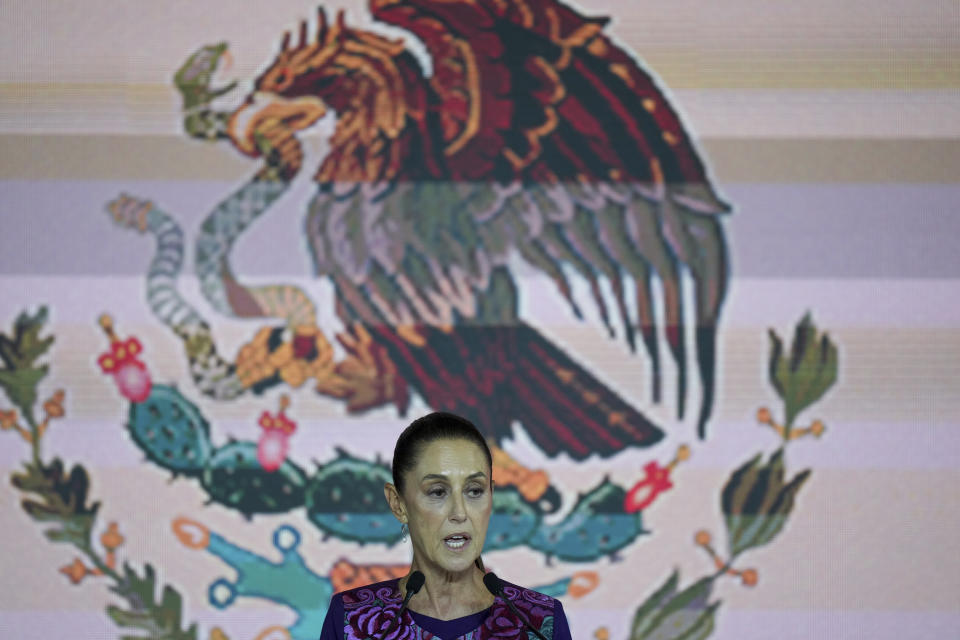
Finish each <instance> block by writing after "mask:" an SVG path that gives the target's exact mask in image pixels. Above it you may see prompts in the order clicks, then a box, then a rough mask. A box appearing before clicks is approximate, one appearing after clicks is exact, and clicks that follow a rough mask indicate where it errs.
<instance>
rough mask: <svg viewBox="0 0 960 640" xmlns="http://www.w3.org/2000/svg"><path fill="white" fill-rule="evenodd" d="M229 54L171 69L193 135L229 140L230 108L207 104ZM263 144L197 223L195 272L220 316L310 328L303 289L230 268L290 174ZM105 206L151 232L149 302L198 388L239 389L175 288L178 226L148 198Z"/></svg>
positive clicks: (219, 48)
mask: <svg viewBox="0 0 960 640" xmlns="http://www.w3.org/2000/svg"><path fill="white" fill-rule="evenodd" d="M226 53H227V45H226V43H218V44H215V45H207V46H204V47H202V48H200V49H199V50H198V51H196V52H195V53H194V54H193V55H191V56H190V57H189V58H188V59H187V61H186V62H185V63H184V64H183V65H182V66H181V67H180V69H178V70H177V72H176V74H175V75H174V84H175V86H176V87H177V89H178V90H179V92H180V94H181V96H182V98H183V112H182V113H183V127H184V130H185V131H186V133H187V134H188V135H189V136H190V137H192V138H197V139H201V140H207V141H220V140H225V139H226V138H227V134H226V127H227V120H228V117H229V113H228V112H225V111H216V110H214V109H213V107H212V102H213V101H214V100H215V99H217V98H219V97H221V96H223V95H225V94H227V93H229V92H230V91H231V90H233V89H234V88H235V87H236V82H233V83H230V84H229V85H227V86H225V87H222V88H219V89H212V88H211V87H210V85H211V81H212V78H213V74H214V72H215V71H216V69H217V67H218V65H219V64H220V62H221V61H222V60H223V59H224V57H225V55H226ZM260 145H261V151H262V152H263V153H262V155H263V157H264V158H266V159H267V162H266V164H265V165H264V166H263V167H261V168H260V169H259V170H258V171H257V172H256V173H255V174H254V175H253V176H252V177H251V178H250V179H249V180H248V181H247V182H246V183H244V184H243V185H241V186H240V188H238V189H237V190H236V191H234V192H233V193H231V194H230V195H229V196H227V198H225V199H224V200H222V201H221V202H220V203H219V204H217V206H216V207H214V209H213V210H212V211H211V212H210V213H209V214H208V215H207V217H206V219H205V220H204V222H203V223H202V225H201V226H200V230H199V233H198V235H197V239H196V244H195V254H194V264H195V271H196V274H197V277H198V278H199V280H200V288H201V291H202V292H203V295H204V297H205V298H206V300H207V301H208V302H209V303H210V305H211V306H212V307H213V308H214V309H216V310H217V312H219V313H221V314H223V315H225V316H229V317H245V318H282V319H284V320H285V322H286V324H287V326H288V327H295V326H298V325H311V326H312V325H315V324H316V319H315V307H314V305H313V302H312V301H311V300H310V298H309V296H308V295H307V294H306V293H305V292H304V291H303V290H302V289H301V288H299V287H297V286H294V285H282V284H281V285H267V286H261V287H246V286H243V285H241V284H239V283H238V282H237V281H236V279H235V278H234V276H233V273H232V271H231V269H230V264H229V254H230V250H231V249H232V247H233V243H234V242H235V241H236V239H237V238H238V237H239V236H240V234H242V233H243V232H244V231H245V230H246V229H247V228H249V227H250V225H251V224H252V223H253V222H254V221H256V219H257V218H258V217H259V216H260V215H261V214H262V213H263V212H264V211H266V210H267V209H268V208H269V207H270V206H271V205H272V204H273V203H274V202H276V200H277V199H278V198H279V197H280V196H281V195H283V193H284V192H286V191H287V189H288V188H289V187H290V184H291V182H292V180H293V177H294V175H295V174H294V175H289V174H288V172H285V171H282V170H280V168H279V167H277V166H276V157H275V154H272V153H271V152H270V151H271V149H270V143H269V142H267V141H266V140H262V141H261V142H260ZM107 209H108V211H109V212H110V214H111V215H112V217H113V220H114V222H115V223H116V224H117V225H119V226H121V227H124V228H132V229H135V230H138V231H140V232H141V233H150V234H152V235H153V236H154V237H155V238H156V242H157V250H156V254H155V255H154V257H153V259H152V261H151V263H150V267H149V269H148V271H147V302H148V304H149V305H150V308H151V310H152V312H153V313H154V315H155V316H156V317H157V318H159V319H160V320H161V321H162V322H163V323H164V324H166V325H167V326H169V327H170V328H171V329H172V330H173V331H174V333H176V335H177V336H179V337H180V339H181V340H182V341H183V345H184V349H185V351H186V355H187V358H188V361H189V368H190V373H191V376H192V378H193V380H194V382H195V384H196V385H197V388H198V389H199V390H200V391H201V392H202V393H203V394H205V395H208V396H211V397H214V398H216V399H219V400H228V399H232V398H235V397H237V396H239V395H241V394H242V393H244V391H245V387H244V385H242V384H241V383H240V380H239V378H238V376H237V372H236V367H235V365H234V364H233V363H231V362H228V361H226V360H225V359H224V358H223V357H222V356H220V355H219V354H218V352H217V348H216V344H215V342H214V339H213V335H212V333H211V329H210V325H209V323H208V322H207V321H206V320H204V318H203V317H202V316H201V315H200V313H199V312H198V311H197V310H196V309H195V308H194V307H193V306H192V305H191V304H190V303H189V302H188V301H187V300H185V299H184V298H183V297H182V296H181V295H180V293H179V291H178V290H177V286H176V281H177V277H178V276H179V274H180V271H181V268H182V266H183V256H184V246H185V245H184V233H183V229H182V228H181V226H180V225H179V224H178V223H177V221H176V220H175V219H174V217H173V216H171V215H170V214H168V213H166V212H164V211H162V210H161V209H159V208H157V207H156V206H155V205H154V204H153V203H152V202H150V201H148V200H143V199H139V198H136V197H133V196H130V195H127V194H121V195H120V196H119V197H118V198H117V199H115V200H113V201H111V202H110V203H108V205H107Z"/></svg>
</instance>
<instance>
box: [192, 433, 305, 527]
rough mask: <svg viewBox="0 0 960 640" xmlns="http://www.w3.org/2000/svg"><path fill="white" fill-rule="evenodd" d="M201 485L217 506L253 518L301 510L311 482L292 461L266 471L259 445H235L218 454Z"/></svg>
mask: <svg viewBox="0 0 960 640" xmlns="http://www.w3.org/2000/svg"><path fill="white" fill-rule="evenodd" d="M201 483H202V484H203V488H204V489H205V490H206V491H207V493H208V494H209V495H210V499H211V500H212V501H213V502H219V503H220V504H222V505H224V506H226V507H230V508H231V509H236V510H237V511H239V512H240V513H242V514H243V515H245V516H247V517H250V516H251V515H253V514H255V513H285V512H287V511H290V510H292V509H296V508H297V507H299V506H301V505H302V504H303V499H304V488H305V486H306V483H307V479H306V475H304V473H303V470H302V469H301V468H300V467H298V466H297V465H295V464H294V463H292V462H290V461H289V460H285V461H284V462H283V464H282V465H280V467H279V468H278V469H277V470H276V471H266V470H265V469H264V468H263V467H262V466H260V462H259V461H258V460H257V445H256V443H253V442H231V443H230V444H228V445H226V446H224V447H220V448H219V449H217V450H216V452H214V454H213V457H212V458H210V462H209V463H208V464H207V466H206V468H205V469H204V470H203V476H202V478H201Z"/></svg>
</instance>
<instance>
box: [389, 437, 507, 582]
mask: <svg viewBox="0 0 960 640" xmlns="http://www.w3.org/2000/svg"><path fill="white" fill-rule="evenodd" d="M392 488H393V487H392V485H390V486H389V488H388V491H387V499H388V500H389V501H390V504H391V507H394V505H395V503H396V502H399V503H400V504H397V505H396V507H399V511H400V513H398V508H394V514H396V515H397V517H398V518H400V520H401V521H403V520H406V522H407V524H408V526H409V527H410V541H411V542H412V543H413V552H414V561H415V562H416V563H417V564H418V565H419V566H420V567H421V568H427V567H429V568H431V569H434V570H442V571H446V572H449V573H459V572H462V571H465V570H467V569H470V568H471V567H472V566H473V562H474V560H475V559H476V558H477V556H479V555H480V552H481V551H482V550H483V542H484V540H485V539H486V536H487V525H488V524H489V523H490V512H491V511H492V509H493V496H492V495H491V483H490V468H489V467H488V465H487V458H486V455H485V454H484V452H483V450H482V449H481V448H480V447H478V446H477V445H476V444H475V443H473V442H470V441H469V440H435V441H433V442H431V443H430V444H428V445H426V446H425V447H424V449H423V450H422V451H421V452H420V457H419V459H418V460H417V465H416V466H415V467H414V468H413V469H411V470H410V471H408V472H407V473H406V475H405V476H404V487H403V495H402V496H399V497H400V500H399V501H397V500H396V499H393V500H391V496H390V491H389V489H392ZM394 495H396V493H394Z"/></svg>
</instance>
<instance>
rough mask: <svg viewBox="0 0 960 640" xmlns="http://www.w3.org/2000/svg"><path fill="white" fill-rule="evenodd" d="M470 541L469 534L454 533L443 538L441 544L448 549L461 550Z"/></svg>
mask: <svg viewBox="0 0 960 640" xmlns="http://www.w3.org/2000/svg"><path fill="white" fill-rule="evenodd" d="M469 543H470V536H469V535H467V534H465V533H454V534H453V535H449V536H447V537H446V538H444V539H443V544H444V545H445V546H446V547H447V549H449V550H450V551H462V550H463V549H465V548H466V546H467V545H468V544H469Z"/></svg>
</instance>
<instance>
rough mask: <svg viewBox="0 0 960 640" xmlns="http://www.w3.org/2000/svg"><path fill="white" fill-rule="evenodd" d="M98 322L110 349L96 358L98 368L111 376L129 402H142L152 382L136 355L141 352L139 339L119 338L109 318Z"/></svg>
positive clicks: (147, 394) (148, 392) (145, 367)
mask: <svg viewBox="0 0 960 640" xmlns="http://www.w3.org/2000/svg"><path fill="white" fill-rule="evenodd" d="M100 323H101V325H102V326H103V328H104V330H105V331H106V332H107V335H108V336H109V337H110V350H109V351H108V352H106V353H104V354H102V355H101V356H100V357H99V358H97V363H98V364H99V365H100V369H101V370H102V371H103V372H104V373H109V374H111V375H112V376H113V380H114V382H116V383H117V388H118V389H119V390H120V393H121V394H122V395H123V396H124V397H125V398H127V399H128V400H130V401H131V402H143V401H144V400H146V399H147V397H148V396H149V395H150V389H151V386H152V384H153V383H152V382H151V380H150V373H149V372H148V371H147V366H146V365H145V364H143V362H141V361H140V359H139V358H138V357H137V356H139V355H140V354H141V353H142V352H143V347H142V346H141V344H140V341H139V340H137V339H136V338H128V339H126V340H120V339H119V338H118V337H117V336H116V334H115V333H114V332H113V324H112V322H111V321H110V320H109V319H106V320H104V319H101V321H100Z"/></svg>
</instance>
